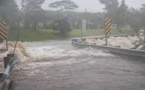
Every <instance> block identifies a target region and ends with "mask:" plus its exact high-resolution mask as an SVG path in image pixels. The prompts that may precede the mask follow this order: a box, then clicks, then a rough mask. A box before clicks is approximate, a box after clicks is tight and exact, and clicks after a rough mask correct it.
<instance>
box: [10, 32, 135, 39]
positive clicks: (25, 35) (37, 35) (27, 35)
mask: <svg viewBox="0 0 145 90" xmlns="http://www.w3.org/2000/svg"><path fill="white" fill-rule="evenodd" d="M17 33H18V31H17V30H14V31H10V35H9V40H14V41H15V40H16V38H17ZM117 34H130V35H132V34H135V32H134V31H133V30H122V33H120V32H119V31H118V30H115V29H113V30H112V33H111V34H110V35H117ZM96 35H104V30H103V29H90V30H86V31H84V32H83V36H84V37H85V36H96ZM75 37H81V30H80V29H74V30H72V31H71V32H69V33H68V34H67V36H62V35H58V34H57V33H55V32H54V30H52V29H39V30H37V31H33V30H28V29H25V30H20V35H19V40H20V41H44V40H64V39H69V38H75Z"/></svg>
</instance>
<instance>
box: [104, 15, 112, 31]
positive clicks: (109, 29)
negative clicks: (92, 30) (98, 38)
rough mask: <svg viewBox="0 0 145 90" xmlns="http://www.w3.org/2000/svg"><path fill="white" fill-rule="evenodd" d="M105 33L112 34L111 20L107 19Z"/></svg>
mask: <svg viewBox="0 0 145 90" xmlns="http://www.w3.org/2000/svg"><path fill="white" fill-rule="evenodd" d="M105 33H106V34H110V33H111V19H110V18H109V17H107V18H106V19H105Z"/></svg>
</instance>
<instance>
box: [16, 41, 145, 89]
mask: <svg viewBox="0 0 145 90" xmlns="http://www.w3.org/2000/svg"><path fill="white" fill-rule="evenodd" d="M25 45H26V46H27V50H28V53H29V54H30V56H31V58H28V60H26V61H25V62H23V63H20V66H19V68H17V69H16V70H15V80H14V82H15V85H14V90H137V89H139V90H144V89H145V71H144V69H145V61H138V60H131V59H122V58H120V57H118V56H114V55H112V54H110V53H105V52H104V51H101V50H97V49H92V48H84V49H78V48H75V47H73V46H72V45H71V42H70V41H45V42H26V43H25Z"/></svg>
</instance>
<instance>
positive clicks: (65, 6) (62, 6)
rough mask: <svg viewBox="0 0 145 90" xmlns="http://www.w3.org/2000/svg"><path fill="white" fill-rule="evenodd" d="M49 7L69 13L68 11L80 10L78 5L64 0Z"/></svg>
mask: <svg viewBox="0 0 145 90" xmlns="http://www.w3.org/2000/svg"><path fill="white" fill-rule="evenodd" d="M49 7H51V8H55V9H59V10H62V11H64V10H65V11H68V10H75V9H77V8H78V5H77V4H75V3H74V2H72V1H71V0H62V1H56V2H53V3H51V4H49Z"/></svg>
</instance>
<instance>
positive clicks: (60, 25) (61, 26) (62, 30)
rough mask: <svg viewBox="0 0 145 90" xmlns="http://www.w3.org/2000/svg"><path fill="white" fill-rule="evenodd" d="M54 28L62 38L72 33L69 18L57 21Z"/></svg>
mask: <svg viewBox="0 0 145 90" xmlns="http://www.w3.org/2000/svg"><path fill="white" fill-rule="evenodd" d="M52 28H53V29H54V30H55V31H58V34H59V35H61V36H66V35H67V33H68V32H70V31H71V25H70V24H69V22H68V18H67V17H64V18H63V19H60V20H58V21H55V22H54V23H53V26H52Z"/></svg>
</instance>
